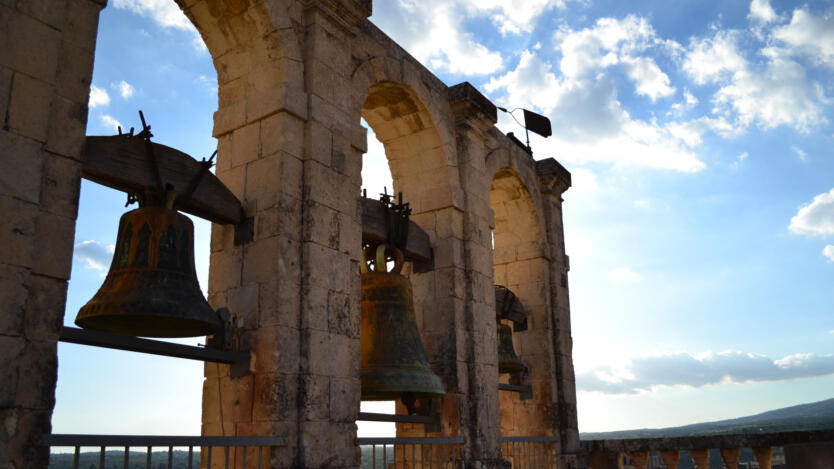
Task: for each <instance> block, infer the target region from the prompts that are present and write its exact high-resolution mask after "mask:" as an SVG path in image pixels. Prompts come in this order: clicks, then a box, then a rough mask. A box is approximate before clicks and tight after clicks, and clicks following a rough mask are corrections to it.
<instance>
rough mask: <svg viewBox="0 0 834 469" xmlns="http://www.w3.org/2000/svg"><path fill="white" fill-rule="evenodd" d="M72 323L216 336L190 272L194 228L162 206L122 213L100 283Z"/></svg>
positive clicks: (134, 332) (149, 333) (217, 324)
mask: <svg viewBox="0 0 834 469" xmlns="http://www.w3.org/2000/svg"><path fill="white" fill-rule="evenodd" d="M75 324H77V325H78V326H80V327H83V328H85V329H93V330H98V331H104V332H112V333H115V334H121V335H129V336H138V337H194V336H201V335H208V334H213V333H215V332H218V331H220V330H221V328H222V322H221V320H220V317H219V315H218V314H217V313H216V312H215V311H214V310H213V309H212V308H211V306H209V305H208V303H207V302H206V300H205V298H204V297H203V293H202V292H201V291H200V286H199V284H198V283H197V275H196V273H195V270H194V225H193V224H192V223H191V220H189V219H188V217H186V216H185V215H182V214H180V213H177V211H176V210H172V209H169V208H164V207H146V208H139V209H136V210H133V211H130V212H127V213H125V214H124V215H122V218H121V220H120V221H119V234H118V236H117V238H116V248H115V252H114V253H113V261H112V263H111V264H110V271H109V272H108V273H107V278H105V279H104V284H103V285H102V286H101V288H99V290H98V293H96V294H95V296H94V297H93V299H91V300H90V301H89V302H88V303H87V304H86V305H84V307H83V308H81V310H80V311H79V312H78V316H77V317H76V318H75Z"/></svg>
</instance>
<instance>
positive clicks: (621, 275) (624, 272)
mask: <svg viewBox="0 0 834 469" xmlns="http://www.w3.org/2000/svg"><path fill="white" fill-rule="evenodd" d="M642 278H643V277H642V276H641V275H640V274H638V273H637V272H635V271H633V270H631V269H629V268H627V267H617V268H616V269H613V270H612V271H610V272H608V280H610V281H611V282H613V283H628V282H638V281H640V280H641V279H642Z"/></svg>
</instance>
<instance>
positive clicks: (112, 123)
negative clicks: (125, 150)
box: [100, 114, 122, 132]
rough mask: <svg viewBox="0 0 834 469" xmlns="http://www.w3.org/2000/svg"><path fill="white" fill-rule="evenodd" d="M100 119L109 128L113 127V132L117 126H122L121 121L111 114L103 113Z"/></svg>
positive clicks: (117, 129)
mask: <svg viewBox="0 0 834 469" xmlns="http://www.w3.org/2000/svg"><path fill="white" fill-rule="evenodd" d="M100 119H101V124H102V125H104V126H106V127H110V128H111V129H113V132H118V131H119V127H122V123H121V122H119V121H117V120H116V119H115V118H114V117H113V116H109V115H107V114H103V115H102V116H101V118H100Z"/></svg>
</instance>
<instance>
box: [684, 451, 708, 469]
mask: <svg viewBox="0 0 834 469" xmlns="http://www.w3.org/2000/svg"><path fill="white" fill-rule="evenodd" d="M689 453H690V454H691V455H692V462H694V463H695V469H709V449H693V450H690V451H689Z"/></svg>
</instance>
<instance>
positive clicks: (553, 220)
mask: <svg viewBox="0 0 834 469" xmlns="http://www.w3.org/2000/svg"><path fill="white" fill-rule="evenodd" d="M536 174H537V175H538V178H539V187H540V190H541V192H542V198H543V204H544V219H545V223H546V228H547V243H548V245H549V246H550V250H551V252H550V295H551V301H550V304H551V317H552V321H553V324H554V326H553V330H552V332H553V339H552V340H553V349H554V351H555V354H556V360H555V361H556V390H555V392H554V394H553V406H554V411H555V414H556V421H555V422H554V424H555V425H556V429H557V430H558V432H559V437H560V440H561V441H560V443H561V445H560V446H561V448H560V450H561V453H562V455H561V456H560V457H561V461H563V462H562V463H563V464H565V465H570V464H574V463H572V462H571V461H574V460H576V455H577V454H578V453H579V451H580V449H579V429H578V421H577V415H576V382H575V377H574V371H573V339H572V338H571V332H570V331H571V329H570V298H569V296H568V270H570V264H569V261H568V256H567V254H566V253H565V230H564V225H563V222H562V194H563V193H564V192H565V191H566V190H567V189H568V188H569V187H570V185H571V179H570V173H569V172H568V171H567V170H566V169H565V168H564V167H562V165H560V164H559V163H557V162H556V160H554V159H552V158H549V159H546V160H540V161H537V162H536Z"/></svg>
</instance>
